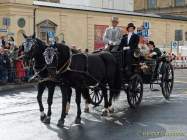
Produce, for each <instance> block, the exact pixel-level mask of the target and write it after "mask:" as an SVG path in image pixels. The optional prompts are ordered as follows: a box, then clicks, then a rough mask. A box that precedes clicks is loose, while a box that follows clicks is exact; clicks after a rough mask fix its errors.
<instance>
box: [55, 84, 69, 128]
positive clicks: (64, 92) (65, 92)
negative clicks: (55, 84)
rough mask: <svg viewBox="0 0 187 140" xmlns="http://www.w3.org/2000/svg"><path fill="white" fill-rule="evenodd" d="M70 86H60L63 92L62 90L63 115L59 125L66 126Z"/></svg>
mask: <svg viewBox="0 0 187 140" xmlns="http://www.w3.org/2000/svg"><path fill="white" fill-rule="evenodd" d="M69 88H70V87H67V86H65V85H63V86H60V89H61V92H62V113H61V117H60V119H59V121H58V123H57V126H58V127H61V128H62V127H64V121H65V118H66V105H67V100H68V94H69V93H68V91H70V90H69Z"/></svg>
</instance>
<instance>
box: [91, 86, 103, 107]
mask: <svg viewBox="0 0 187 140" xmlns="http://www.w3.org/2000/svg"><path fill="white" fill-rule="evenodd" d="M89 94H90V99H91V104H93V105H94V106H98V105H100V103H101V102H102V101H103V94H102V90H101V89H100V88H99V87H95V88H94V89H91V92H89Z"/></svg>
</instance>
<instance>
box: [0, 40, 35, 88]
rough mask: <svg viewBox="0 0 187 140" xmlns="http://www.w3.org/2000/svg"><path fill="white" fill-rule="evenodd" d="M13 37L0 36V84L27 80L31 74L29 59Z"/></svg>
mask: <svg viewBox="0 0 187 140" xmlns="http://www.w3.org/2000/svg"><path fill="white" fill-rule="evenodd" d="M20 48H21V47H18V46H16V43H15V41H14V38H13V37H8V38H7V37H4V36H1V37H0V85H4V84H7V83H22V82H27V81H28V79H29V78H30V77H31V76H32V75H33V70H32V63H31V61H30V60H29V59H28V58H27V57H26V56H24V55H23V51H22V49H20Z"/></svg>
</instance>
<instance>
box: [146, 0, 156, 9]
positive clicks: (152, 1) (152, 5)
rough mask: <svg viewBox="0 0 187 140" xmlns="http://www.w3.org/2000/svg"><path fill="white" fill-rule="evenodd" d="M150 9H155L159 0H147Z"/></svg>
mask: <svg viewBox="0 0 187 140" xmlns="http://www.w3.org/2000/svg"><path fill="white" fill-rule="evenodd" d="M147 7H148V9H153V8H156V7H157V0H148V1H147Z"/></svg>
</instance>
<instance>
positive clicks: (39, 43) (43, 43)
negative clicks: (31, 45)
mask: <svg viewBox="0 0 187 140" xmlns="http://www.w3.org/2000/svg"><path fill="white" fill-rule="evenodd" d="M35 39H36V42H37V43H38V46H41V47H44V48H46V47H47V45H46V43H45V42H43V41H42V40H40V39H38V38H35Z"/></svg>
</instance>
